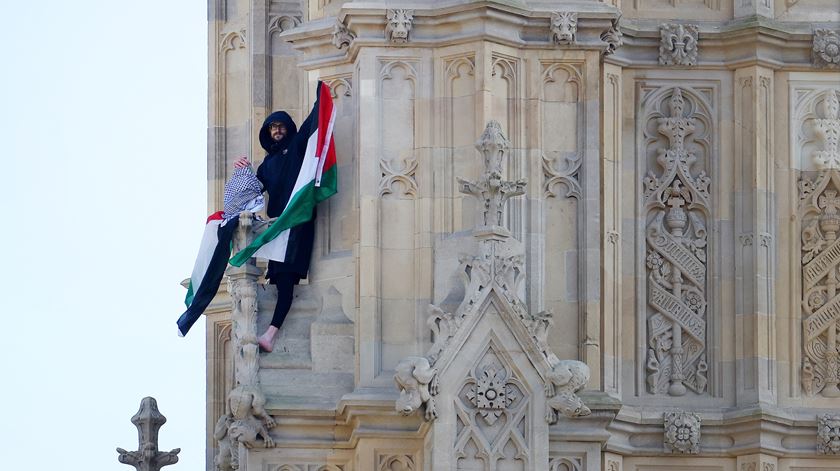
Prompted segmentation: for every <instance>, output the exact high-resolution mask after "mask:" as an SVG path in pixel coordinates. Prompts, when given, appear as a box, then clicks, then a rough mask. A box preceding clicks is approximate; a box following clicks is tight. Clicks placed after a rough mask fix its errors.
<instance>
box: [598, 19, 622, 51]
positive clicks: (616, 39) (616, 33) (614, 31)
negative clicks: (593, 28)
mask: <svg viewBox="0 0 840 471" xmlns="http://www.w3.org/2000/svg"><path fill="white" fill-rule="evenodd" d="M620 19H621V18H616V19H614V20H612V26H610V29H608V30H606V31H604V32H603V33H601V41H604V42H605V43H606V44H607V46H606V49H604V55H607V56H608V55H610V54H615V51H616V50H618V48H620V47H621V46H622V45H623V44H624V35H623V34H622V33H621V28H620V27H619V26H618V22H619V20H620Z"/></svg>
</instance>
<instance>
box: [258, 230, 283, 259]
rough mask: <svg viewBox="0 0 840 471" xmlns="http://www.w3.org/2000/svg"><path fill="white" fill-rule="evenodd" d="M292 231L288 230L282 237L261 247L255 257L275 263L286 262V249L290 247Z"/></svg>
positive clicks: (279, 236) (281, 234)
mask: <svg viewBox="0 0 840 471" xmlns="http://www.w3.org/2000/svg"><path fill="white" fill-rule="evenodd" d="M290 232H291V229H286V230H285V231H283V232H281V233H280V235H278V236H277V237H275V238H274V239H272V240H271V241H269V242H268V243H266V244H265V245H263V246H262V247H260V248H259V249H258V250H257V251H256V252H254V255H253V256H254V257H257V258H265V259H268V260H274V261H275V262H285V261H286V248H288V246H289V233H290Z"/></svg>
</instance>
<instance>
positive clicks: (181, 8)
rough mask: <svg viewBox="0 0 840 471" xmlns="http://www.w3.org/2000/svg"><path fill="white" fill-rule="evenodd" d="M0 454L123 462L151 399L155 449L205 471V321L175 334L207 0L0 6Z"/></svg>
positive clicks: (202, 174)
mask: <svg viewBox="0 0 840 471" xmlns="http://www.w3.org/2000/svg"><path fill="white" fill-rule="evenodd" d="M0 7H2V8H0V11H2V18H3V23H4V25H3V26H4V34H5V38H4V47H3V53H2V55H0V64H2V69H1V70H0V149H2V151H0V159H2V160H0V163H2V170H0V172H2V173H0V174H1V175H2V185H0V188H2V190H0V191H2V203H3V207H4V208H5V211H4V219H5V224H4V227H5V229H4V230H3V231H2V235H0V238H2V245H3V247H5V252H6V257H5V262H6V263H5V266H4V269H3V270H2V275H0V277H2V279H0V315H2V320H3V327H2V333H3V336H2V340H0V378H2V380H0V408H2V410H3V414H2V417H3V420H2V425H0V457H2V458H0V460H2V468H3V469H8V470H52V469H58V467H57V465H60V469H62V470H65V471H91V470H93V471H106V470H130V469H133V468H131V467H129V466H126V465H123V464H120V463H118V462H117V459H116V457H117V453H116V451H115V447H117V446H119V447H122V448H125V449H128V450H136V449H137V431H136V429H135V428H134V426H133V425H132V424H131V422H130V421H129V419H130V418H131V416H132V415H133V414H134V413H135V412H136V411H137V408H138V406H139V405H140V399H141V398H143V397H144V396H147V395H151V396H154V397H156V398H157V399H158V405H159V406H160V409H161V411H162V412H163V414H164V415H165V416H166V417H167V419H168V422H167V424H166V425H164V426H163V428H162V429H161V440H160V445H161V448H162V449H165V450H169V449H171V448H176V447H180V448H181V449H182V452H181V454H180V457H181V461H180V463H178V464H176V465H173V466H168V467H166V468H164V469H167V470H170V469H171V470H172V471H178V470H182V471H194V470H200V469H204V452H205V450H204V446H205V443H204V437H205V417H204V408H205V358H204V355H205V354H204V345H205V340H204V327H205V324H204V320H203V319H202V320H200V321H199V322H198V323H197V324H196V326H195V327H194V329H193V331H192V332H191V334H190V335H189V336H188V337H187V338H185V339H181V338H178V337H177V335H176V328H175V320H176V319H177V317H178V316H179V315H180V314H181V312H182V310H183V307H184V306H183V298H184V294H185V292H184V289H183V288H182V287H181V286H180V285H179V282H180V281H181V280H182V279H184V278H186V277H187V276H188V275H189V273H190V271H191V269H192V263H193V261H194V259H195V254H196V250H197V248H198V243H199V241H200V238H201V233H202V228H203V224H204V219H205V217H206V215H207V208H206V207H205V204H206V196H205V194H206V153H207V152H206V127H207V18H206V12H207V4H206V2H205V1H198V0H179V1H163V0H147V1H144V2H136V1H132V2H129V1H117V0H109V1H105V0H100V1H96V0H76V1H72V2H67V1H58V0H52V1H44V0H41V1H38V2H25V1H16V0H14V1H13V0H0Z"/></svg>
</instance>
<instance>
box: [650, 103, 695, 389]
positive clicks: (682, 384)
mask: <svg viewBox="0 0 840 471" xmlns="http://www.w3.org/2000/svg"><path fill="white" fill-rule="evenodd" d="M662 100H663V101H664V98H663V99H662ZM668 101H669V104H668V109H669V111H668V113H669V114H670V116H667V115H665V116H663V112H664V110H662V111H657V112H654V113H653V115H652V117H651V118H650V121H653V122H655V123H656V124H657V125H658V126H657V128H656V129H657V131H658V133H659V134H661V135H663V136H665V137H666V138H667V139H668V145H667V147H665V148H660V149H659V152H658V157H657V159H656V161H657V163H658V165H659V166H661V167H662V168H663V172H662V174H661V175H659V176H657V175H654V174H653V172H649V173H648V176H647V177H645V179H644V182H643V183H644V189H645V207H646V208H647V210H648V225H647V237H646V238H647V246H648V251H647V259H646V263H647V268H648V294H647V302H648V305H649V306H650V307H651V308H652V309H653V312H652V314H650V315H649V316H648V320H647V324H648V325H647V330H648V355H647V360H646V369H647V384H648V391H649V392H651V393H653V394H665V393H667V394H670V395H672V396H682V395H684V394H685V393H686V391H687V388H688V389H691V390H693V391H694V392H696V393H702V392H704V391H705V390H706V383H707V379H706V378H707V372H708V369H709V368H708V364H707V363H706V356H705V355H706V352H705V349H706V320H705V318H706V306H707V299H706V272H707V266H706V223H705V220H706V218H707V217H708V214H709V210H708V208H709V185H710V183H711V180H710V179H709V177H708V176H706V174H705V172H704V171H699V173H697V174H692V172H691V169H692V168H697V167H699V166H698V165H697V163H696V162H697V156H696V155H695V154H694V153H693V152H691V151H689V147H688V146H687V142H686V141H687V138H688V137H689V136H690V135H691V134H693V133H694V131H695V118H694V117H692V116H690V115H689V114H688V113H687V110H686V101H685V99H684V98H683V95H682V91H681V90H680V89H679V88H674V89H673V91H672V93H671V97H670V100H668ZM662 105H663V103H660V104H659V105H657V106H660V107H661V106H662ZM651 136H652V137H653V135H652V134H651Z"/></svg>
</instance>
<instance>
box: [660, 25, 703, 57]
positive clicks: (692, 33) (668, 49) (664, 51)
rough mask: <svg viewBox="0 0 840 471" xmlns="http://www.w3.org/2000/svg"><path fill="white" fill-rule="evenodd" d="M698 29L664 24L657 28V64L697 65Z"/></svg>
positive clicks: (695, 26) (693, 26)
mask: <svg viewBox="0 0 840 471" xmlns="http://www.w3.org/2000/svg"><path fill="white" fill-rule="evenodd" d="M698 35H699V27H698V26H697V25H683V24H673V23H666V24H663V25H660V26H659V36H660V41H659V63H660V64H662V65H697V41H698Z"/></svg>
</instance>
